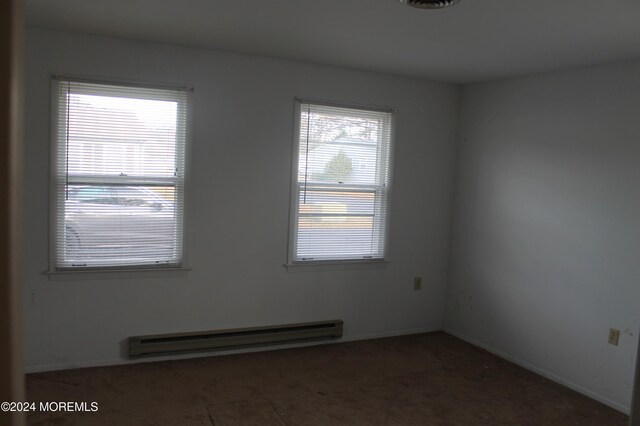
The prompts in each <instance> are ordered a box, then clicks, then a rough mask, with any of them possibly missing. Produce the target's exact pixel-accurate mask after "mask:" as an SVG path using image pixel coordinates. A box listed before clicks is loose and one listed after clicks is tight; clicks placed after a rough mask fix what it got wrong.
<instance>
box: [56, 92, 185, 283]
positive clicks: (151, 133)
mask: <svg viewBox="0 0 640 426" xmlns="http://www.w3.org/2000/svg"><path fill="white" fill-rule="evenodd" d="M53 93H54V119H53V124H54V131H53V146H54V148H53V180H52V207H53V208H52V213H53V214H52V247H51V263H52V270H54V271H60V270H69V269H108V268H118V269H119V268H125V267H135V268H149V267H169V266H171V267H180V266H182V264H183V205H184V176H185V174H184V173H185V170H184V169H185V133H186V105H187V101H186V99H187V95H186V90H183V89H180V90H178V89H172V90H169V89H156V88H146V87H139V86H124V85H113V84H102V83H92V82H84V81H73V80H66V79H55V80H54V90H53Z"/></svg>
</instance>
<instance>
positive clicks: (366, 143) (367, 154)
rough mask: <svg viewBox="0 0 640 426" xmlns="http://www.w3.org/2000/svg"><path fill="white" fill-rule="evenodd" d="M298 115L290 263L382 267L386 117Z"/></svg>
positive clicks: (304, 106) (321, 111) (316, 107)
mask: <svg viewBox="0 0 640 426" xmlns="http://www.w3.org/2000/svg"><path fill="white" fill-rule="evenodd" d="M297 107H298V109H297V112H298V120H299V121H298V123H299V130H298V131H296V133H297V143H296V144H295V152H294V162H295V164H294V170H295V176H294V182H293V185H292V200H293V203H292V204H293V205H292V214H291V224H290V226H291V241H290V244H289V263H290V264H295V263H313V262H322V261H366V260H382V259H384V258H385V249H386V247H385V246H386V236H385V231H386V224H387V217H388V204H389V192H390V185H389V184H390V179H389V178H390V166H389V151H390V144H391V121H392V113H391V112H390V111H388V110H387V111H380V110H365V109H354V108H343V107H336V106H330V105H321V104H316V103H307V102H303V101H300V102H298V103H297Z"/></svg>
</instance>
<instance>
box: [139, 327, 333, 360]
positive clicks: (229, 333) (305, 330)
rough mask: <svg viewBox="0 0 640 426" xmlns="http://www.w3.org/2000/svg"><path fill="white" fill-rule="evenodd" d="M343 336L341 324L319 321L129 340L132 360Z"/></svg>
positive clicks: (159, 335) (161, 335) (160, 335)
mask: <svg viewBox="0 0 640 426" xmlns="http://www.w3.org/2000/svg"><path fill="white" fill-rule="evenodd" d="M341 337H342V321H341V320H333V321H318V322H307V323H300V324H283V325H272V326H266V327H253V328H238V329H232V330H214V331H199V332H194V333H173V334H156V335H151V336H134V337H129V357H130V358H141V357H150V356H160V355H174V354H184V353H190V352H200V351H214V350H230V349H241V348H247V347H255V346H265V345H278V344H287V343H304V342H312V341H318V340H330V339H339V338H341Z"/></svg>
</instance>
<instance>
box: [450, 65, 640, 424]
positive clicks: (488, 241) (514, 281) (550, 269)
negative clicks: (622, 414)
mask: <svg viewBox="0 0 640 426" xmlns="http://www.w3.org/2000/svg"><path fill="white" fill-rule="evenodd" d="M639 76H640V61H636V62H628V63H622V64H615V65H609V66H599V67H593V68H588V69H580V70H572V71H566V72H557V73H551V74H544V75H539V76H533V77H528V78H518V79H513V80H508V81H501V82H495V83H486V84H477V85H472V86H469V87H466V88H465V89H464V91H463V95H462V96H463V98H462V105H461V123H462V124H461V128H460V135H459V153H458V164H457V170H458V174H457V188H456V191H457V192H456V196H455V213H454V221H453V229H454V236H453V248H452V255H451V259H452V264H451V279H450V286H449V288H448V291H447V308H446V320H445V325H446V329H447V330H449V331H451V332H453V333H455V334H457V335H459V336H462V337H464V338H467V339H469V340H471V341H474V342H476V343H479V344H480V345H482V346H484V347H487V348H489V349H491V350H492V351H494V352H498V353H499V354H501V355H503V356H505V357H507V358H510V359H512V360H514V361H516V362H518V363H520V364H523V365H525V366H528V367H529V368H532V369H534V370H536V371H539V372H541V373H543V374H545V375H547V376H549V377H553V378H555V379H556V380H559V381H561V382H563V383H565V384H568V385H570V386H572V387H574V388H576V389H579V390H581V391H583V392H585V393H587V394H589V395H591V396H594V397H596V398H597V399H600V400H601V401H604V402H606V403H608V404H610V405H612V406H614V407H617V408H618V409H621V410H624V411H626V410H628V407H629V402H630V398H631V389H632V385H633V383H632V382H633V371H634V370H633V368H634V360H635V352H636V348H637V339H638V326H639V325H640V309H639V302H640V258H639V257H638V256H639V254H640V224H639V220H640V189H639V188H640V186H639V184H640V78H639ZM609 327H614V328H618V329H620V330H621V331H622V334H621V336H620V344H619V346H617V347H615V346H612V345H609V344H608V343H607V337H608V331H609Z"/></svg>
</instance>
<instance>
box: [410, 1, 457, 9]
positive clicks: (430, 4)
mask: <svg viewBox="0 0 640 426" xmlns="http://www.w3.org/2000/svg"><path fill="white" fill-rule="evenodd" d="M400 1H401V2H402V3H404V4H407V5H409V6H412V7H417V8H418V9H444V8H445V7H449V6H453V5H454V4H456V3H458V2H460V0H400Z"/></svg>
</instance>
